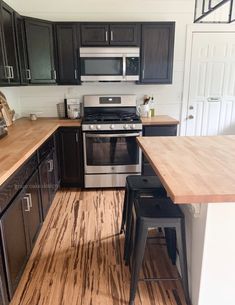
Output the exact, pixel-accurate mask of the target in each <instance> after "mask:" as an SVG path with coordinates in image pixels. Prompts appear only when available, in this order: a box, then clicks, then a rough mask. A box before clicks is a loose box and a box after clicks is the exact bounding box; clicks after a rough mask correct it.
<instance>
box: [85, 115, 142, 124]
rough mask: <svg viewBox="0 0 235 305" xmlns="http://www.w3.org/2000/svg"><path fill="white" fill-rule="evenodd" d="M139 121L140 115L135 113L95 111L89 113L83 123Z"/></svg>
mask: <svg viewBox="0 0 235 305" xmlns="http://www.w3.org/2000/svg"><path fill="white" fill-rule="evenodd" d="M133 122H135V123H140V122H141V120H140V117H139V116H138V115H137V114H135V113H96V114H89V115H87V116H86V117H85V118H84V119H83V123H103V124H105V123H107V124H110V123H133Z"/></svg>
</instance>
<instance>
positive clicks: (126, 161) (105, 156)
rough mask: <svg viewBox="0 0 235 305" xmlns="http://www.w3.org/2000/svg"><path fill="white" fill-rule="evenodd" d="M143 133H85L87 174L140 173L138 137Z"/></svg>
mask: <svg viewBox="0 0 235 305" xmlns="http://www.w3.org/2000/svg"><path fill="white" fill-rule="evenodd" d="M140 135H141V132H128V133H127V132H125V133H122V132H118V133H112V132H99V133H95V132H84V133H83V137H84V138H83V140H84V163H85V173H86V174H98V173H106V174H108V173H140V172H141V152H140V148H139V146H138V144H137V141H136V137H137V136H140Z"/></svg>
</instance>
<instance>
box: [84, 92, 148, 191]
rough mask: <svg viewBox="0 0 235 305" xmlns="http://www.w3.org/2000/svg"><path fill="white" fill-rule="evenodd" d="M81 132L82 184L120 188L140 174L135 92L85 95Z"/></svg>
mask: <svg viewBox="0 0 235 305" xmlns="http://www.w3.org/2000/svg"><path fill="white" fill-rule="evenodd" d="M82 131H83V141H84V142H83V145H84V166H85V168H84V170H85V187H87V188H89V187H123V186H125V180H126V177H127V176H128V175H130V174H131V175H135V174H136V175H139V174H140V173H141V151H140V148H139V147H138V144H137V142H136V137H138V136H140V135H141V134H142V123H141V120H140V118H139V116H138V115H137V114H136V96H135V95H110V96H104V95H102V96H97V95H89V96H88V95H87V96H84V119H83V122H82Z"/></svg>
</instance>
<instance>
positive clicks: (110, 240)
mask: <svg viewBox="0 0 235 305" xmlns="http://www.w3.org/2000/svg"><path fill="white" fill-rule="evenodd" d="M123 197H124V192H123V191H122V190H89V191H82V192H81V191H80V190H76V189H74V190H71V189H70V190H66V189H65V190H61V191H59V192H58V193H57V194H56V197H55V200H54V202H53V204H52V206H51V208H50V211H49V213H48V216H47V218H46V221H45V223H44V225H43V228H42V230H41V232H40V235H39V237H38V240H37V242H36V245H35V248H34V250H33V253H32V255H31V257H30V259H29V262H28V264H27V266H26V269H25V272H24V274H23V276H22V279H21V281H20V284H19V286H18V288H17V290H16V293H15V295H14V298H13V300H12V302H11V305H104V304H108V305H127V304H128V298H129V283H130V273H129V269H128V268H127V267H126V266H125V265H124V263H123V259H122V256H123V246H124V236H123V235H119V230H120V221H121V213H122V204H123ZM154 273H155V274H154ZM156 273H157V275H158V276H159V275H160V276H177V270H176V268H175V267H172V266H171V264H170V261H169V258H168V256H167V254H166V249H165V246H163V245H160V246H156V245H153V244H152V243H148V246H147V251H146V255H145V261H144V264H143V270H142V271H141V274H143V275H145V276H147V275H148V276H149V275H150V276H155V275H156ZM138 287H139V289H138V293H137V295H136V302H135V304H136V305H185V302H184V296H183V292H182V288H181V284H180V282H179V281H177V282H175V281H170V282H169V281H168V282H158V283H144V282H140V283H139V286H138Z"/></svg>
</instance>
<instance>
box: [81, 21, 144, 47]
mask: <svg viewBox="0 0 235 305" xmlns="http://www.w3.org/2000/svg"><path fill="white" fill-rule="evenodd" d="M81 44H82V46H138V45H139V25H137V24H135V23H111V24H108V23H87V24H81Z"/></svg>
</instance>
